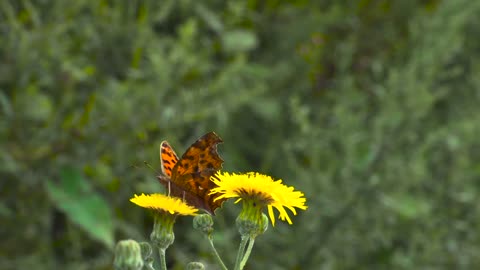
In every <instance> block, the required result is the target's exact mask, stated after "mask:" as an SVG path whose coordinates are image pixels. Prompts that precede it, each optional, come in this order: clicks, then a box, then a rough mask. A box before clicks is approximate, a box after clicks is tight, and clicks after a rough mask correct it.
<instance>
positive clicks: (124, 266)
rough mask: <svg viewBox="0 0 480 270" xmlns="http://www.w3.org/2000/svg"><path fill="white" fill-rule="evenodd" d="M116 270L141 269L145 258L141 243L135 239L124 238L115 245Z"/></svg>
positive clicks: (114, 263) (114, 262)
mask: <svg viewBox="0 0 480 270" xmlns="http://www.w3.org/2000/svg"><path fill="white" fill-rule="evenodd" d="M113 265H114V268H115V270H141V269H142V267H143V260H142V254H141V249H140V245H139V244H138V243H137V242H136V241H135V240H122V241H120V242H118V243H117V246H116V247H115V259H114V261H113Z"/></svg>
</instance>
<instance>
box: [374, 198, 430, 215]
mask: <svg viewBox="0 0 480 270" xmlns="http://www.w3.org/2000/svg"><path fill="white" fill-rule="evenodd" d="M383 203H384V204H385V206H387V207H388V208H390V209H392V210H393V211H395V212H397V214H399V215H400V216H402V217H404V218H406V219H415V218H419V217H421V216H424V215H426V214H428V213H429V212H430V209H431V205H430V203H429V202H428V201H426V200H424V199H421V198H416V197H413V196H409V195H397V196H385V197H384V198H383Z"/></svg>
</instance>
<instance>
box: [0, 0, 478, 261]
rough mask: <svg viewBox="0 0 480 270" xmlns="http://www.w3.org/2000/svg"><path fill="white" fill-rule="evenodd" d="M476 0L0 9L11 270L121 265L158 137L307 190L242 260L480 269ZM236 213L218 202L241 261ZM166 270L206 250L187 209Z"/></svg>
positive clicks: (2, 149) (140, 216)
mask: <svg viewBox="0 0 480 270" xmlns="http://www.w3.org/2000/svg"><path fill="white" fill-rule="evenodd" d="M478 14H480V1H470V0H468V1H467V0H449V1H413V0H406V1H405V0H402V1H401V0H398V1H387V0H377V1H375V0H362V1H333V0H332V1H328V0H323V1H278V0H267V1H256V0H249V1H240V0H239V1H220V0H217V1H213V0H211V1H193V0H180V1H126V0H125V1H105V0H103V1H86V0H79V1H53V0H43V1H29V0H22V1H1V3H0V138H1V145H0V158H1V159H0V176H1V180H0V181H1V182H0V195H1V202H0V222H1V227H2V228H1V230H0V235H1V241H0V256H1V257H0V268H1V269H54V268H58V269H111V263H112V249H111V247H112V245H113V244H114V243H115V242H116V241H118V240H120V239H125V238H133V239H136V240H139V241H141V240H146V239H148V236H149V233H150V230H151V226H152V219H151V217H150V216H149V215H148V213H147V212H146V211H144V210H143V209H140V208H138V207H135V206H134V205H133V204H132V203H130V202H129V198H130V197H131V196H132V195H133V194H134V193H137V194H138V193H141V192H146V193H151V192H156V191H162V188H161V187H160V185H159V184H158V183H157V181H156V178H155V175H156V173H155V172H153V171H151V170H150V169H148V168H147V167H145V166H144V165H143V162H144V161H147V162H148V163H150V164H151V165H152V166H153V167H154V168H155V169H156V170H159V163H158V146H159V143H160V142H161V141H162V140H165V139H166V140H168V141H169V142H170V143H171V144H172V145H173V146H174V147H175V148H176V149H177V151H178V152H180V153H182V152H183V151H184V150H185V149H186V148H187V147H188V146H189V145H190V144H191V143H192V142H193V141H194V140H195V139H196V138H198V137H199V136H201V135H202V134H204V133H206V132H208V131H211V130H213V131H216V132H217V133H218V134H219V135H220V136H221V137H222V138H223V140H224V142H225V143H224V144H223V145H221V146H220V147H219V151H220V153H221V155H222V156H223V158H224V159H225V164H224V168H225V170H227V171H234V172H244V171H259V172H263V173H266V174H269V175H272V176H274V177H276V178H281V179H283V180H284V182H285V183H287V184H288V185H293V186H295V187H296V188H297V189H299V190H302V191H304V192H305V194H306V197H307V199H308V201H307V203H308V205H309V209H308V210H307V211H304V212H303V211H302V212H301V213H300V214H299V215H298V216H295V217H294V218H293V221H294V224H293V225H292V226H289V225H288V224H285V223H281V222H280V223H279V224H278V225H277V226H276V227H275V228H270V229H269V230H268V231H267V233H266V234H265V235H262V236H261V237H259V238H258V240H257V243H256V246H255V247H254V253H253V255H252V257H251V260H250V262H249V264H248V269H474V268H476V267H478V265H480V256H479V255H480V234H479V228H480V226H479V225H480V224H479V223H480V222H479V221H480V203H479V202H480V200H479V198H480V181H479V178H480V151H479V150H480V140H479V137H478V136H479V134H480V122H479V121H480V106H479V105H480V103H479V101H480V76H479V75H480V73H479V72H480V38H479V37H480V16H478ZM238 212H239V208H238V206H237V205H234V204H232V203H228V204H226V205H225V206H224V208H223V209H222V210H220V211H218V212H217V217H216V219H215V220H216V228H217V230H216V233H215V235H214V237H215V241H216V243H217V245H218V249H219V252H220V253H221V254H222V255H223V256H224V257H225V258H226V261H227V262H228V263H229V265H231V264H232V262H233V257H234V255H235V251H236V247H237V244H238V241H239V237H238V234H237V233H236V230H235V228H234V225H233V224H234V218H235V216H236V214H237V213H238ZM175 231H176V242H175V244H174V245H173V246H172V248H170V249H169V250H168V251H167V255H168V258H167V260H168V262H169V265H170V267H171V269H183V267H184V265H185V264H186V263H187V262H188V261H192V260H200V261H203V262H204V263H205V264H206V265H207V267H209V268H210V269H216V268H215V267H216V266H214V265H213V259H212V256H211V254H210V253H209V252H208V248H207V245H206V243H205V241H202V237H201V236H200V235H199V234H198V233H197V232H195V231H193V230H192V227H191V219H190V218H184V219H180V220H178V223H177V225H176V227H175Z"/></svg>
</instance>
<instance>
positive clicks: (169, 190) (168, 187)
mask: <svg viewBox="0 0 480 270" xmlns="http://www.w3.org/2000/svg"><path fill="white" fill-rule="evenodd" d="M168 196H170V181H168Z"/></svg>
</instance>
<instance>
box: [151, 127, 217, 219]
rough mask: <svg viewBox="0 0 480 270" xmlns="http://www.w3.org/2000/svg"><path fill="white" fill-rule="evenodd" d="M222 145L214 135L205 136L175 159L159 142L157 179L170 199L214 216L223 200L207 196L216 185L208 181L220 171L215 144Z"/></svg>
mask: <svg viewBox="0 0 480 270" xmlns="http://www.w3.org/2000/svg"><path fill="white" fill-rule="evenodd" d="M221 142H223V141H222V139H221V138H220V137H218V135H217V134H215V133H214V132H210V133H207V134H205V135H203V136H202V137H200V138H199V139H198V140H197V141H196V142H194V143H193V144H192V145H191V146H190V147H189V148H188V149H187V151H186V152H185V154H183V155H182V157H181V158H180V159H178V157H177V155H176V154H175V152H174V151H173V149H172V147H171V146H170V145H169V144H168V143H167V142H165V141H164V142H162V145H161V150H160V156H161V162H162V172H163V175H160V176H158V179H159V180H160V183H162V184H163V185H164V186H165V187H166V188H167V189H169V191H170V195H172V196H175V197H179V198H182V199H184V200H185V201H186V202H187V203H188V204H190V205H193V206H195V207H196V208H200V209H204V210H205V211H207V212H209V213H210V214H212V215H214V214H215V209H217V208H218V207H220V206H221V205H222V203H223V201H224V200H223V199H222V200H217V201H214V199H215V198H216V197H217V196H218V195H217V196H215V195H209V193H210V190H211V189H212V188H214V187H215V184H214V183H213V182H212V181H211V180H210V177H211V176H213V175H214V174H215V173H216V172H217V171H218V170H220V169H221V168H222V163H223V160H222V158H221V157H220V156H219V155H218V152H217V144H219V143H221Z"/></svg>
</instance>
